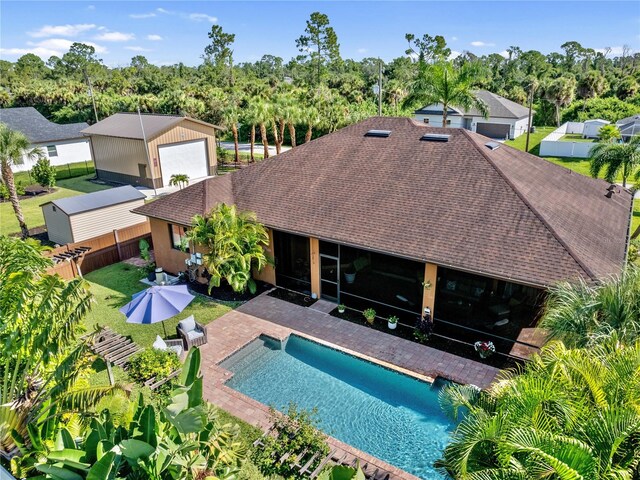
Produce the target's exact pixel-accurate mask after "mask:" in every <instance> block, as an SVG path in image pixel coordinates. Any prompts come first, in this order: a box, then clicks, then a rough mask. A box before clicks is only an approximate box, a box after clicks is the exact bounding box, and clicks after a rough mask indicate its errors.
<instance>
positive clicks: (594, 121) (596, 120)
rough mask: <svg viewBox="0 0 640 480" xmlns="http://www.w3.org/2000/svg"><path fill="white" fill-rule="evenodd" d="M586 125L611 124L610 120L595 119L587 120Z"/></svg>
mask: <svg viewBox="0 0 640 480" xmlns="http://www.w3.org/2000/svg"><path fill="white" fill-rule="evenodd" d="M584 123H605V124H608V123H611V122H610V121H609V120H603V119H602V118H593V119H591V120H585V121H584Z"/></svg>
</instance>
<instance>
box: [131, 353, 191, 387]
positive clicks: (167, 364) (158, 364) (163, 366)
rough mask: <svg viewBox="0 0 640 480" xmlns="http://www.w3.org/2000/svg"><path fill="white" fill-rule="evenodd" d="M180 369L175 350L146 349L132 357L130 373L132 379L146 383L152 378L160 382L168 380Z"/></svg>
mask: <svg viewBox="0 0 640 480" xmlns="http://www.w3.org/2000/svg"><path fill="white" fill-rule="evenodd" d="M178 368H180V359H179V358H178V355H176V353H175V352H174V351H173V350H171V351H169V350H159V349H157V348H145V349H144V350H143V351H141V352H139V353H136V354H135V355H134V356H133V357H131V359H130V360H129V372H128V373H129V376H130V377H131V378H132V379H134V380H136V381H138V382H140V383H144V382H146V381H147V380H150V379H152V378H156V379H158V380H160V379H163V378H167V377H168V376H169V375H170V374H171V373H172V372H173V371H174V370H177V369H178Z"/></svg>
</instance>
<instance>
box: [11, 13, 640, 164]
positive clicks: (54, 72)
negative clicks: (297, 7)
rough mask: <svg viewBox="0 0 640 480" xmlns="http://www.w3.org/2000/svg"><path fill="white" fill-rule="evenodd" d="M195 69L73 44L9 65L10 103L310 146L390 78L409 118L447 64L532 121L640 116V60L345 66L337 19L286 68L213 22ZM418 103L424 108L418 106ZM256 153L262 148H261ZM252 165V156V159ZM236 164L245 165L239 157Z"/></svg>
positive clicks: (494, 57) (415, 41) (412, 40)
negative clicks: (528, 110) (435, 67)
mask: <svg viewBox="0 0 640 480" xmlns="http://www.w3.org/2000/svg"><path fill="white" fill-rule="evenodd" d="M208 37H209V44H208V45H207V46H206V47H205V49H204V51H203V54H202V56H201V58H202V62H201V63H200V64H199V65H197V66H193V67H191V66H187V65H184V64H183V63H179V64H176V65H168V66H156V65H153V64H151V63H149V62H148V60H147V59H146V58H145V57H144V56H142V55H137V56H135V57H133V58H132V59H131V62H130V64H129V65H127V66H125V67H116V68H109V67H107V66H106V65H104V63H103V62H102V60H101V59H100V58H98V57H97V55H96V52H95V49H94V48H93V47H92V46H90V45H85V44H82V43H74V44H73V45H72V46H71V47H70V49H69V51H68V52H67V53H65V54H64V55H62V57H57V56H53V57H51V58H49V59H48V60H47V61H46V62H45V61H43V60H42V59H40V58H39V57H37V56H36V55H34V54H26V55H23V56H22V57H20V58H19V59H18V60H17V61H16V62H8V61H6V60H1V61H0V105H1V106H3V107H21V106H34V107H36V108H37V109H38V110H39V111H41V112H42V113H43V114H44V115H45V116H47V117H48V118H50V119H51V120H53V121H55V122H59V123H70V122H78V121H88V122H90V123H93V122H95V121H96V120H98V119H102V118H104V117H107V116H109V115H111V114H113V113H116V112H118V111H135V110H136V109H137V108H140V110H141V111H142V112H154V113H165V114H181V115H182V114H183V115H188V116H192V117H195V118H199V119H202V120H205V121H208V122H211V123H214V124H217V125H221V126H224V127H226V128H227V129H228V131H229V135H230V136H232V137H233V138H234V139H235V140H236V142H237V141H250V142H251V143H252V145H253V144H254V143H255V142H256V141H257V140H258V138H259V141H260V142H261V143H262V146H263V148H264V152H265V156H268V151H267V149H266V147H267V145H268V144H269V143H272V144H275V146H276V149H277V150H278V151H279V150H280V147H281V145H282V144H283V143H288V144H289V143H290V144H293V145H295V144H296V143H302V142H306V141H309V140H310V139H311V138H314V137H316V136H319V135H322V134H325V133H329V132H331V131H334V130H336V129H338V128H340V127H343V126H345V125H348V124H351V123H354V122H357V121H359V120H361V119H363V118H366V117H369V116H372V115H376V114H377V97H376V94H375V93H374V90H373V86H374V85H376V84H377V83H378V75H379V68H381V69H382V96H383V98H382V113H383V114H384V115H404V116H410V115H412V112H413V110H414V109H415V108H419V107H421V106H422V105H420V104H419V100H420V97H421V96H420V95H411V93H412V92H414V91H415V87H416V84H417V83H418V82H420V81H421V79H422V80H424V78H425V76H424V75H421V72H424V69H425V66H428V65H430V64H435V63H439V64H442V63H444V64H447V68H450V69H452V70H454V71H455V72H461V71H462V72H471V73H472V74H471V75H470V76H468V79H467V80H468V82H469V84H470V85H471V87H472V88H482V89H486V90H489V91H492V92H494V93H497V94H499V95H502V96H504V97H506V98H509V99H511V100H513V101H516V102H518V103H521V104H526V103H528V102H531V103H532V104H533V108H534V109H535V110H536V114H535V117H534V124H536V125H555V124H559V123H560V122H562V121H566V120H585V119H588V118H595V117H600V118H604V119H607V120H610V121H616V120H619V119H620V118H623V117H625V116H629V115H632V114H634V113H637V112H640V53H632V52H631V51H630V49H628V48H627V47H625V48H624V49H623V50H622V52H621V54H620V55H617V56H612V55H610V53H611V50H610V49H608V50H607V49H605V50H604V51H600V50H595V49H593V48H588V47H585V46H582V45H581V44H580V43H578V42H576V41H568V42H566V43H564V44H562V45H561V46H560V49H561V51H559V52H551V53H549V54H546V55H545V54H543V53H541V52H539V51H536V50H528V51H524V50H522V49H521V48H520V47H518V46H511V47H509V48H508V49H507V50H506V55H502V54H497V53H492V54H489V55H483V56H477V55H474V54H473V53H471V52H468V51H465V52H463V53H462V54H460V55H459V56H457V57H455V58H453V59H452V58H451V49H450V48H449V46H448V45H447V43H446V40H445V39H444V37H442V36H440V35H434V36H432V35H429V34H424V35H422V36H420V35H415V34H411V33H409V34H407V35H406V36H405V39H406V41H407V49H406V50H405V52H399V53H400V55H399V56H398V57H397V58H394V59H393V60H391V61H388V62H382V61H381V60H379V59H377V58H373V57H368V58H364V59H362V60H360V61H356V60H352V59H347V58H343V57H342V56H341V54H340V44H339V39H338V35H337V33H336V32H335V30H334V29H333V28H332V27H331V24H330V20H329V18H328V17H327V15H325V14H322V13H320V12H314V13H312V14H311V16H310V18H309V19H308V20H307V22H306V26H305V27H304V29H302V28H301V35H300V37H299V38H298V39H297V40H296V46H297V48H298V50H299V52H300V54H299V55H298V56H296V57H295V58H292V59H290V60H289V61H285V60H284V59H283V58H281V57H278V56H275V55H269V54H266V55H264V56H263V57H262V58H261V59H260V60H259V61H256V62H244V63H239V64H236V63H235V62H234V50H233V45H234V42H235V34H234V33H230V32H226V31H224V29H223V28H222V27H221V26H220V25H213V26H212V28H211V31H210V32H209V33H208ZM414 100H415V101H414ZM252 150H253V149H252ZM252 158H253V155H252ZM236 160H238V158H236Z"/></svg>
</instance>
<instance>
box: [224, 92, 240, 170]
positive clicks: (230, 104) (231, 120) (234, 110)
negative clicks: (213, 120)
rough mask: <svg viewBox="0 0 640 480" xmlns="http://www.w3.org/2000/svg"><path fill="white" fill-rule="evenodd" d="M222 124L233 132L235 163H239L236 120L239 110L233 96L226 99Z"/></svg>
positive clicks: (238, 119)
mask: <svg viewBox="0 0 640 480" xmlns="http://www.w3.org/2000/svg"><path fill="white" fill-rule="evenodd" d="M222 118H223V121H224V126H225V127H227V128H230V129H231V132H232V133H233V150H234V154H235V156H234V159H235V162H236V164H237V163H240V144H239V141H238V122H239V121H240V111H239V108H238V103H237V101H236V100H235V98H228V99H227V106H226V108H225V109H224V110H223V112H222Z"/></svg>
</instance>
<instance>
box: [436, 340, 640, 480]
mask: <svg viewBox="0 0 640 480" xmlns="http://www.w3.org/2000/svg"><path fill="white" fill-rule="evenodd" d="M618 342H619V340H618V339H617V338H612V339H610V341H608V342H605V343H604V344H602V345H598V346H596V347H593V348H591V349H568V348H567V347H565V346H564V344H562V343H561V342H552V343H550V344H549V345H547V346H545V347H544V348H543V349H542V351H541V353H540V354H539V355H538V354H535V355H534V356H533V357H532V358H531V359H530V361H529V362H527V363H526V364H525V365H524V366H523V367H521V368H520V369H518V370H511V371H505V372H504V373H503V374H502V376H501V378H500V379H499V380H498V381H497V382H494V383H493V384H492V385H491V386H490V387H489V388H488V389H487V390H486V391H479V390H478V389H477V388H476V387H473V386H472V385H463V386H449V387H445V389H444V390H443V391H442V393H441V395H440V403H441V406H442V407H443V409H444V410H445V411H446V412H448V413H449V415H450V416H451V417H453V418H455V419H460V418H462V421H461V422H460V423H459V424H458V426H457V427H456V429H455V431H454V432H453V434H452V437H451V442H450V443H449V444H448V445H447V447H446V448H445V450H444V454H443V459H442V460H441V461H439V462H438V465H440V466H441V467H443V468H444V469H446V470H447V471H448V472H449V473H450V474H451V476H452V477H454V478H457V479H467V478H468V479H471V478H473V479H522V480H525V479H527V480H528V479H542V478H549V479H558V480H560V479H587V478H588V479H592V480H605V479H610V478H628V479H631V478H637V474H638V468H639V467H640V410H639V409H638V391H640V375H638V373H637V372H638V371H640V342H636V343H632V344H628V345H625V346H624V347H623V348H617V343H618Z"/></svg>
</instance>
